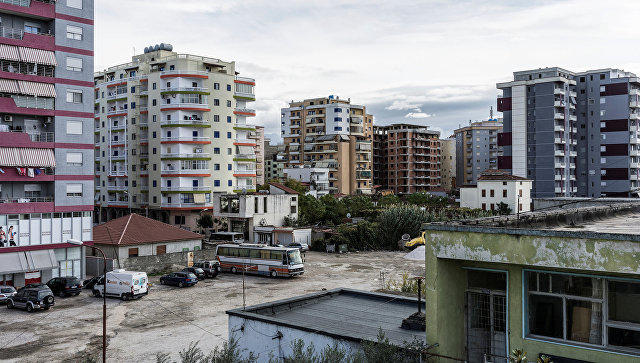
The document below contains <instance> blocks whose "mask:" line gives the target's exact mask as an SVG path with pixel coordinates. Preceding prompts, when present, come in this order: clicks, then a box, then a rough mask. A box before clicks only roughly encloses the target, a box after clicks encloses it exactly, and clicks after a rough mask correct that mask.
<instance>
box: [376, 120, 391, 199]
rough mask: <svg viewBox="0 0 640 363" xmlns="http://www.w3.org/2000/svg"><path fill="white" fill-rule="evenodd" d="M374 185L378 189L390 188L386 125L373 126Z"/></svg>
mask: <svg viewBox="0 0 640 363" xmlns="http://www.w3.org/2000/svg"><path fill="white" fill-rule="evenodd" d="M372 138H373V151H372V160H373V185H374V186H375V188H376V191H381V190H389V173H388V170H387V156H388V155H387V153H388V152H389V149H388V148H387V134H386V131H385V128H384V127H380V126H374V127H373V136H372Z"/></svg>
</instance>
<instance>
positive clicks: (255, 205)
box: [253, 197, 260, 214]
mask: <svg viewBox="0 0 640 363" xmlns="http://www.w3.org/2000/svg"><path fill="white" fill-rule="evenodd" d="M259 202H260V199H258V197H256V198H255V199H254V202H253V213H256V214H257V213H259V212H258V209H259V207H260V203H259Z"/></svg>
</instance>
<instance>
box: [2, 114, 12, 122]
mask: <svg viewBox="0 0 640 363" xmlns="http://www.w3.org/2000/svg"><path fill="white" fill-rule="evenodd" d="M4 120H5V121H7V122H11V121H13V116H11V115H4Z"/></svg>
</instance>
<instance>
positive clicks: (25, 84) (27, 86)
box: [18, 81, 56, 97]
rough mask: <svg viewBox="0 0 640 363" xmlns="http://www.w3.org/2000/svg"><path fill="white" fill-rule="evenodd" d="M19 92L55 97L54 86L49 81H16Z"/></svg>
mask: <svg viewBox="0 0 640 363" xmlns="http://www.w3.org/2000/svg"><path fill="white" fill-rule="evenodd" d="M18 87H19V88H20V92H21V93H24V94H26V95H30V96H36V97H56V87H55V86H54V85H53V84H51V83H40V82H31V81H18Z"/></svg>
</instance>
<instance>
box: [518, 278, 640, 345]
mask: <svg viewBox="0 0 640 363" xmlns="http://www.w3.org/2000/svg"><path fill="white" fill-rule="evenodd" d="M525 276H526V280H527V281H526V282H525V284H526V285H525V286H527V296H526V301H527V303H526V305H525V306H526V311H525V314H526V316H527V317H528V320H529V324H528V326H529V331H528V332H527V334H528V335H534V336H537V337H543V338H551V339H555V340H560V341H565V342H570V343H578V344H590V345H591V346H593V345H596V346H600V347H603V348H615V349H620V348H623V349H625V350H629V351H632V352H635V353H640V349H638V347H639V346H640V327H639V326H638V323H640V317H638V315H637V314H636V310H635V309H631V308H629V307H630V306H636V305H637V304H638V303H640V282H635V281H619V280H616V279H609V278H604V277H597V276H584V275H573V274H560V273H546V272H538V271H527V273H526V275H525ZM605 292H606V293H605ZM604 332H606V334H603V333H604Z"/></svg>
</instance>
